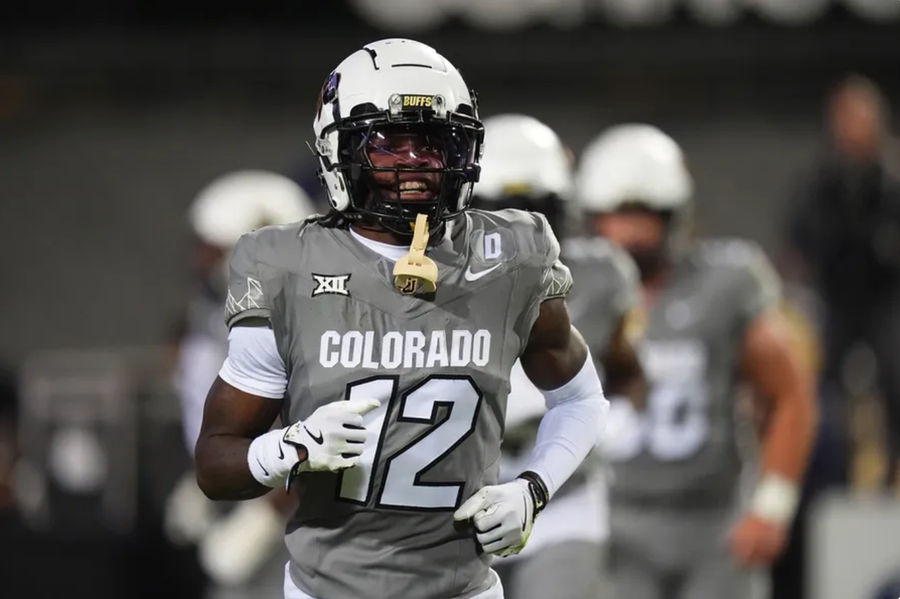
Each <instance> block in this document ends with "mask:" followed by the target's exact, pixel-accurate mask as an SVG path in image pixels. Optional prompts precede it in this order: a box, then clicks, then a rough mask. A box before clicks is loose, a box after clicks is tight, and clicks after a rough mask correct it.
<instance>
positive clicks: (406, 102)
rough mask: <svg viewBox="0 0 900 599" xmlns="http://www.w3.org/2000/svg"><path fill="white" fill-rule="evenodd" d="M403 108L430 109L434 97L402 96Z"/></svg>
mask: <svg viewBox="0 0 900 599" xmlns="http://www.w3.org/2000/svg"><path fill="white" fill-rule="evenodd" d="M402 97H403V108H431V103H432V101H433V100H434V96H418V95H406V94H404V95H403V96H402Z"/></svg>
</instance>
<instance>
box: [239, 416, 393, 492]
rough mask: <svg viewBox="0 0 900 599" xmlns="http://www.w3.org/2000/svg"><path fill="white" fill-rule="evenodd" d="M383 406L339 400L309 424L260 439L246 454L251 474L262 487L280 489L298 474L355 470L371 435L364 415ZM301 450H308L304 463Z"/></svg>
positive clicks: (251, 444)
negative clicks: (299, 449)
mask: <svg viewBox="0 0 900 599" xmlns="http://www.w3.org/2000/svg"><path fill="white" fill-rule="evenodd" d="M380 405H381V402H379V401H377V400H374V399H362V400H347V401H345V400H339V401H335V402H332V403H329V404H325V405H324V406H320V407H318V408H316V410H315V411H314V412H313V413H312V414H310V415H309V417H308V418H307V419H306V420H300V421H297V422H295V423H294V424H292V425H290V426H288V427H285V428H282V429H277V430H272V431H269V432H268V433H266V434H264V435H260V436H259V437H257V438H256V439H254V440H253V442H251V443H250V449H249V451H248V452H247V464H248V466H249V467H250V473H251V474H252V475H253V478H255V479H256V480H257V481H259V482H260V483H261V484H263V485H266V486H267V487H277V486H279V485H283V484H285V482H286V481H287V482H288V483H289V482H290V477H291V475H292V474H296V473H298V472H311V471H331V472H337V471H339V470H343V469H345V468H352V467H353V466H355V465H356V463H357V462H358V461H359V456H360V454H362V452H363V449H364V448H365V444H366V438H367V435H368V432H367V431H366V429H365V428H364V427H363V414H366V413H367V412H369V411H371V410H374V409H375V408H377V407H378V406H380ZM298 446H303V448H304V449H306V459H305V460H303V461H302V462H301V461H300V458H299V456H298V454H297V447H298Z"/></svg>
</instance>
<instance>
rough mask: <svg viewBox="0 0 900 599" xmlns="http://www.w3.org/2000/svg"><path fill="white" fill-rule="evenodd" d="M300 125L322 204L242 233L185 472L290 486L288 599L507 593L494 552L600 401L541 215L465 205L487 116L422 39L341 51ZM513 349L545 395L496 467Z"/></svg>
mask: <svg viewBox="0 0 900 599" xmlns="http://www.w3.org/2000/svg"><path fill="white" fill-rule="evenodd" d="M313 129H314V132H315V134H316V141H315V144H314V145H315V152H316V154H317V157H318V159H319V161H320V165H321V170H320V174H321V177H322V181H323V183H324V185H325V187H326V189H327V191H328V195H329V199H330V201H331V204H332V208H333V210H332V212H331V213H330V214H329V215H327V216H325V217H322V218H319V219H313V220H309V221H307V222H305V223H302V224H300V225H292V226H284V227H266V228H263V229H260V230H259V231H257V232H256V233H254V234H250V235H246V236H244V237H243V238H241V241H240V242H239V243H238V245H237V246H236V248H235V251H234V254H233V256H232V260H231V277H230V283H229V295H228V300H227V303H226V317H227V322H228V325H229V326H230V327H231V330H230V332H229V349H228V356H227V358H226V360H225V362H224V364H223V366H222V369H221V370H220V371H219V378H218V379H216V382H215V383H214V385H213V387H212V389H211V390H210V393H209V396H208V398H207V401H206V406H205V410H204V417H203V424H202V427H201V433H200V438H199V441H198V443H197V451H196V456H197V471H198V482H199V483H200V486H201V488H203V490H204V492H205V493H206V494H207V495H208V496H210V497H212V498H216V499H248V498H251V497H257V496H259V495H263V494H264V493H266V492H268V491H269V490H270V489H271V488H283V487H285V485H287V486H288V487H290V488H292V490H293V491H296V493H297V495H298V498H299V508H298V509H297V511H296V512H295V515H294V517H293V518H292V520H291V522H290V523H289V525H288V529H287V537H286V543H287V545H288V548H289V551H290V553H291V559H290V562H289V563H288V564H286V567H285V578H284V586H285V596H286V597H288V598H289V599H309V598H310V597H318V598H319V599H326V598H327V599H340V598H347V599H358V598H360V597H366V598H372V599H376V598H379V597H383V598H386V599H387V598H391V599H393V598H396V597H404V598H406V599H416V598H422V599H426V598H433V597H442V598H443V597H459V598H461V599H470V598H476V597H477V598H479V599H498V598H500V597H502V596H503V590H502V585H501V584H500V581H499V579H498V578H497V575H496V574H495V573H494V572H493V571H492V570H491V569H490V565H491V563H492V561H493V556H495V555H499V556H504V555H509V554H513V553H518V552H519V551H520V550H521V549H522V548H523V547H524V545H525V543H526V541H527V540H528V536H529V534H530V532H531V528H532V524H533V522H534V518H535V516H537V514H538V513H539V512H540V511H541V510H542V509H543V507H544V505H545V504H546V502H547V501H548V500H549V499H550V498H551V497H552V495H553V494H554V493H555V492H556V491H557V490H558V489H559V488H560V487H561V486H562V485H563V484H564V483H565V482H566V480H568V478H569V477H570V476H571V475H572V473H573V472H574V471H575V470H576V468H577V467H578V465H579V464H580V463H581V462H582V460H583V459H584V457H585V456H586V455H587V453H588V452H589V451H590V450H591V448H592V447H593V445H594V443H595V441H596V436H597V426H598V424H597V423H598V421H599V419H600V417H601V414H602V412H603V411H604V410H605V407H606V400H605V399H604V397H603V392H602V389H601V387H600V381H599V379H598V376H597V373H596V369H595V367H594V363H593V360H592V358H591V357H590V353H589V351H588V348H587V347H586V345H585V343H584V340H583V339H582V338H581V336H580V335H579V334H578V332H577V331H576V330H574V329H573V328H572V326H571V324H570V321H569V315H568V311H567V309H566V305H565V302H564V299H563V298H564V297H565V296H566V295H567V294H568V291H569V289H570V287H571V283H572V280H571V275H570V273H569V271H568V269H567V268H566V267H565V266H564V265H563V264H562V263H561V262H560V260H559V246H558V243H557V242H556V239H555V237H554V235H553V232H552V230H551V229H550V227H549V226H548V224H547V221H546V219H545V218H544V217H543V216H541V215H535V214H532V213H526V212H522V211H516V210H507V211H503V212H486V211H480V210H469V209H468V208H469V203H470V199H471V186H472V184H473V183H474V182H475V181H477V179H478V173H479V166H478V160H479V158H480V155H481V142H482V140H483V127H482V124H481V121H480V120H479V119H478V112H477V106H476V104H475V101H474V96H473V94H472V93H471V92H470V91H469V89H468V87H467V86H466V84H465V82H464V81H463V79H462V77H461V76H460V74H459V71H457V69H456V68H455V67H454V66H453V65H452V64H450V63H449V62H448V61H447V60H446V59H445V58H443V57H442V56H441V55H439V54H438V53H437V52H436V51H435V50H434V49H433V48H430V47H428V46H425V45H424V44H420V43H418V42H415V41H412V40H403V39H388V40H381V41H377V42H373V43H370V44H367V45H366V46H364V47H363V48H361V49H359V50H358V51H356V52H354V53H353V54H351V55H350V56H349V57H348V58H346V59H345V60H344V61H342V62H341V63H340V64H339V65H338V66H337V68H336V69H335V70H334V71H333V72H332V73H331V75H330V76H329V77H328V78H327V80H326V82H325V84H324V85H323V87H322V91H321V95H320V97H319V105H318V107H317V111H316V115H315V119H314V123H313ZM426 252H427V254H428V255H426ZM519 356H521V360H522V366H523V370H524V371H525V372H526V373H527V375H528V376H529V377H530V378H531V380H532V381H533V382H534V383H535V384H536V385H537V386H538V387H539V388H541V389H546V390H547V391H544V395H545V399H546V402H547V405H548V409H547V412H546V414H545V415H544V417H543V418H542V420H541V424H540V427H539V431H538V433H537V441H536V443H535V449H534V451H533V452H532V454H531V456H530V459H529V460H528V462H527V465H526V467H525V470H524V471H523V472H521V473H520V474H519V475H518V476H517V477H516V478H515V479H514V480H512V481H510V482H508V483H504V484H497V482H498V481H497V474H498V462H499V457H500V441H501V438H502V432H503V426H504V422H503V418H504V413H505V411H506V399H507V394H508V392H509V373H510V370H511V369H512V366H513V363H514V362H515V361H516V359H517V358H518V357H519ZM279 414H282V415H283V417H284V421H285V423H288V425H287V426H285V428H283V429H277V430H272V431H270V430H269V429H270V427H271V425H272V423H273V421H274V420H275V418H276V417H277V416H278V415H279Z"/></svg>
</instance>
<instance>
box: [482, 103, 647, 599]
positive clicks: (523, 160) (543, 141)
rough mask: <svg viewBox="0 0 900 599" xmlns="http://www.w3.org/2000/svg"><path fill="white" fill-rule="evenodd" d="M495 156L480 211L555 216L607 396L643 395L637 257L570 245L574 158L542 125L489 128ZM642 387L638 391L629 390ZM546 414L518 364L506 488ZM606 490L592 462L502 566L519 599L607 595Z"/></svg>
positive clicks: (492, 121) (507, 121)
mask: <svg viewBox="0 0 900 599" xmlns="http://www.w3.org/2000/svg"><path fill="white" fill-rule="evenodd" d="M484 139H485V151H484V156H483V157H482V160H481V178H480V179H479V181H478V184H477V185H476V186H475V200H474V203H475V206H476V207H479V208H485V209H493V210H500V209H504V208H520V209H524V210H530V211H534V212H540V213H542V214H544V215H546V216H547V220H548V221H549V222H550V223H551V225H552V226H553V229H554V231H555V232H556V234H557V237H558V238H560V240H561V247H562V256H563V259H564V260H565V261H566V264H567V265H568V266H569V268H570V269H571V271H572V274H573V278H574V279H575V280H576V281H577V284H576V285H575V286H574V287H573V290H572V293H571V294H570V296H569V298H568V299H567V300H566V303H567V304H568V305H569V310H570V316H571V318H572V323H573V324H574V325H575V326H576V327H577V328H578V330H579V331H581V333H582V334H583V335H584V338H585V341H586V342H587V344H588V346H589V347H590V348H591V352H592V354H593V355H594V356H595V357H596V358H598V366H600V367H601V370H602V372H603V373H604V378H605V380H604V391H605V392H606V394H607V395H610V394H611V393H623V392H628V391H631V392H632V393H634V392H635V389H634V388H633V387H634V384H635V383H634V381H633V379H634V378H635V377H637V378H640V367H639V366H638V365H637V362H636V356H635V354H634V351H633V349H632V348H631V345H630V343H629V341H628V339H627V338H626V327H625V323H626V315H627V314H628V313H629V311H630V310H631V309H632V308H634V307H635V306H636V305H637V302H638V299H639V286H638V285H639V283H638V277H637V270H636V269H635V267H634V264H633V263H632V262H631V259H630V258H629V256H628V254H626V253H625V252H624V251H623V250H621V249H619V248H617V247H616V246H614V245H612V244H611V243H610V242H608V241H606V240H604V239H602V238H599V237H593V238H568V237H565V232H566V229H567V226H568V225H569V224H570V223H569V222H568V221H569V220H570V219H569V218H568V217H569V216H571V215H570V212H571V207H570V204H571V197H570V196H571V193H572V186H573V180H572V179H573V177H572V162H573V159H572V156H571V154H570V153H569V152H568V150H567V148H566V147H565V146H564V145H563V144H562V142H561V141H560V139H559V137H558V136H557V135H556V133H555V132H554V131H553V130H552V129H550V127H548V126H547V125H545V124H544V123H542V122H540V121H538V120H537V119H535V118H533V117H530V116H525V115H520V114H503V115H497V116H493V117H490V118H487V119H485V121H484ZM629 386H630V387H632V388H631V389H628V388H627V387H629ZM545 411H546V408H545V405H544V398H543V397H542V395H541V393H540V391H539V390H538V389H537V388H535V386H534V385H533V384H531V382H530V381H529V380H528V378H527V377H526V376H525V373H524V372H523V371H522V367H521V364H519V362H516V364H515V365H514V366H513V370H512V375H511V378H510V393H509V401H508V403H507V410H506V431H505V433H504V439H503V460H504V461H503V463H502V465H501V478H504V479H508V478H512V477H513V476H515V473H516V472H518V471H519V470H520V469H521V467H522V461H523V460H526V459H527V457H528V455H529V454H530V452H531V450H532V441H533V439H534V435H535V431H536V430H537V427H538V423H539V422H540V418H541V417H542V416H543V414H544V412H545ZM606 503H607V500H606V489H605V481H603V478H602V473H601V472H600V470H599V464H597V463H596V457H594V458H588V459H587V460H585V462H584V463H582V465H581V467H580V468H579V469H578V470H577V471H576V473H575V474H574V475H573V476H572V478H570V479H569V481H568V482H567V483H566V485H565V486H564V487H563V488H562V489H560V491H559V493H558V495H557V498H556V499H554V501H553V503H551V504H549V505H548V506H547V508H546V509H545V510H544V512H543V514H542V515H541V519H540V520H539V521H536V522H535V527H534V531H533V533H532V536H531V539H530V540H529V543H528V545H527V546H526V547H525V549H524V550H523V551H522V552H521V553H519V554H518V555H516V556H511V557H509V558H507V559H506V560H504V561H503V562H498V564H497V571H498V573H499V574H500V576H501V578H502V579H503V584H504V589H505V591H506V594H507V597H509V598H510V599H543V598H546V597H554V599H586V598H594V597H597V596H598V594H599V593H601V588H602V586H603V580H604V577H603V576H602V569H601V566H602V563H603V556H604V552H605V544H606V538H607V536H608V531H609V522H608V510H607V505H606Z"/></svg>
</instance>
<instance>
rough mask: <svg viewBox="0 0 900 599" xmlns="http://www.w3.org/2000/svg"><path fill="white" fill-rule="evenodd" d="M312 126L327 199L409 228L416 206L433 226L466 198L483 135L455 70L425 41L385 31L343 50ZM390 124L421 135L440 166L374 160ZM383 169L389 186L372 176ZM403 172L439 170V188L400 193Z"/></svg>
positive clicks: (353, 212) (350, 211) (353, 214)
mask: <svg viewBox="0 0 900 599" xmlns="http://www.w3.org/2000/svg"><path fill="white" fill-rule="evenodd" d="M313 131H314V132H315V136H316V139H315V146H314V152H315V154H316V156H317V158H318V159H319V173H320V177H321V180H322V182H323V184H324V185H325V188H326V189H327V191H328V197H329V200H330V201H331V205H332V207H333V208H334V209H335V210H337V211H339V212H341V213H343V214H344V215H345V216H346V217H348V218H368V219H370V220H374V221H375V222H377V223H379V224H381V225H382V226H385V227H387V228H390V229H392V230H395V231H400V232H403V233H407V234H408V233H409V230H410V223H411V222H413V221H414V220H415V217H416V214H418V213H425V214H427V215H428V217H429V224H430V225H431V226H435V225H437V224H439V223H440V221H442V220H443V219H446V218H449V217H452V216H454V215H456V214H458V213H459V212H460V211H462V210H465V209H466V208H467V207H468V205H469V202H470V197H471V189H472V184H473V183H474V182H475V181H477V180H478V173H479V167H478V159H479V158H480V152H481V142H482V139H483V136H484V131H483V128H482V125H481V121H479V120H478V110H477V106H476V102H475V96H474V93H472V92H470V91H469V89H468V87H467V86H466V83H465V81H463V78H462V76H461V75H460V74H459V71H457V70H456V68H455V67H454V66H453V65H452V64H450V62H449V61H447V60H446V59H445V58H444V57H443V56H441V55H440V54H438V53H437V52H436V51H435V50H434V49H433V48H431V47H429V46H426V45H425V44H422V43H419V42H416V41H413V40H407V39H385V40H380V41H377V42H372V43H370V44H366V45H365V46H364V47H363V48H362V49H360V50H357V51H356V52H354V53H353V54H351V55H350V56H349V57H347V58H346V59H345V60H344V61H343V62H341V63H340V64H339V65H338V66H337V68H335V70H334V71H332V73H331V74H330V75H329V76H328V79H327V80H326V81H325V84H324V85H323V86H322V91H321V95H320V97H319V102H318V106H317V109H316V115H315V119H314V120H313ZM397 132H399V133H402V134H409V133H415V134H421V135H423V136H425V137H426V138H427V139H428V141H429V143H430V144H431V145H432V146H433V147H435V148H437V150H436V151H438V152H440V153H441V155H442V158H443V166H442V167H440V168H437V167H433V166H431V167H429V166H425V165H423V164H421V163H420V164H415V161H414V160H410V162H409V164H408V165H394V166H391V167H385V166H376V165H374V164H373V162H372V159H371V157H370V155H371V153H372V152H376V151H383V152H388V151H389V150H382V149H379V147H377V146H375V144H376V143H377V142H378V139H379V137H381V138H382V139H383V138H385V137H389V136H390V135H391V134H392V133H397ZM373 148H374V149H373ZM399 162H401V161H399V160H398V164H399ZM385 172H387V173H394V174H395V180H396V189H395V191H392V192H391V193H386V192H384V190H383V188H382V187H380V186H379V185H378V184H376V183H375V179H374V176H375V174H377V173H385ZM403 173H431V174H434V173H439V174H440V177H439V180H440V189H439V190H436V191H435V193H433V194H431V195H430V196H429V198H428V199H426V200H423V199H417V200H403V199H402V197H401V192H400V179H401V175H402V174H403Z"/></svg>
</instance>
